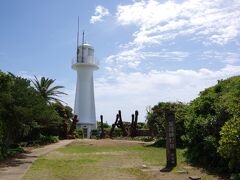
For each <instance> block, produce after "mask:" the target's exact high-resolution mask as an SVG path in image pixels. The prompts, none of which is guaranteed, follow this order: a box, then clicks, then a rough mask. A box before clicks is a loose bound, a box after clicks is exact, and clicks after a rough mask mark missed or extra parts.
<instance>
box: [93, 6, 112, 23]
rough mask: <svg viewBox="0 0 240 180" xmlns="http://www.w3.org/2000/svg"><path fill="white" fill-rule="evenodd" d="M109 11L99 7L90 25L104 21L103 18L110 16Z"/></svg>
mask: <svg viewBox="0 0 240 180" xmlns="http://www.w3.org/2000/svg"><path fill="white" fill-rule="evenodd" d="M108 15H109V11H108V9H107V8H105V7H103V6H101V5H98V6H97V7H96V9H95V13H94V16H91V19H90V23H92V24H94V23H96V22H99V21H103V17H105V16H108Z"/></svg>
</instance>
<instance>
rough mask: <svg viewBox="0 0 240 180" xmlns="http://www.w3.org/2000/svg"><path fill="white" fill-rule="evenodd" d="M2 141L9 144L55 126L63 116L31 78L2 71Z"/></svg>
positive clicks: (0, 104)
mask: <svg viewBox="0 0 240 180" xmlns="http://www.w3.org/2000/svg"><path fill="white" fill-rule="evenodd" d="M0 92H1V93H0V131H1V132H0V143H1V144H5V145H7V146H8V145H10V144H12V143H17V142H19V141H21V140H23V139H25V138H27V137H28V138H27V139H26V140H29V138H32V139H33V138H37V136H33V134H32V133H33V132H34V131H36V130H37V132H38V133H41V132H42V131H41V130H42V129H49V128H51V127H56V126H57V125H58V124H59V122H60V117H59V116H58V114H57V113H56V111H55V110H54V109H53V108H52V107H51V106H49V105H47V104H46V102H45V100H44V99H43V98H42V97H41V96H40V95H39V94H38V93H36V91H35V90H34V88H33V87H31V86H30V81H29V80H27V79H24V78H21V77H16V76H14V75H13V74H10V73H8V74H7V73H3V72H0Z"/></svg>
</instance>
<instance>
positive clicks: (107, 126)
mask: <svg viewBox="0 0 240 180" xmlns="http://www.w3.org/2000/svg"><path fill="white" fill-rule="evenodd" d="M103 128H104V129H106V128H110V125H109V124H108V123H107V122H103ZM97 129H101V122H100V121H97Z"/></svg>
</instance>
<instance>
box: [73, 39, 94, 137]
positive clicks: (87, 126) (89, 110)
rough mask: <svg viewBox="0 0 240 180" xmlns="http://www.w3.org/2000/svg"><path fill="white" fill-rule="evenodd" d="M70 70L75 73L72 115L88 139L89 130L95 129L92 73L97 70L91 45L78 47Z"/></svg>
mask: <svg viewBox="0 0 240 180" xmlns="http://www.w3.org/2000/svg"><path fill="white" fill-rule="evenodd" d="M72 69H74V70H76V71H77V85H76V94H75V105H74V114H76V115H77V116H78V119H79V122H78V124H77V127H80V128H83V130H84V131H85V132H86V133H87V137H88V138H89V137H90V133H91V130H92V129H94V128H96V113H95V100H94V83H93V71H95V70H97V69H98V63H97V62H96V60H95V58H94V48H93V47H92V46H91V45H89V44H85V43H84V44H82V45H80V46H78V50H77V58H75V59H74V62H73V64H72Z"/></svg>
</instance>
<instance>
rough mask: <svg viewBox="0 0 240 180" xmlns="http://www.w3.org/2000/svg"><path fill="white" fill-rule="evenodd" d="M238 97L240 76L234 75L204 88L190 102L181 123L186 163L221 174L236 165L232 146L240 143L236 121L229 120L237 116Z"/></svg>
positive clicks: (239, 112) (237, 160)
mask: <svg viewBox="0 0 240 180" xmlns="http://www.w3.org/2000/svg"><path fill="white" fill-rule="evenodd" d="M239 97H240V76H236V77H232V78H229V79H226V80H221V81H218V84H217V85H215V86H213V87H210V88H207V89H205V90H204V91H202V92H201V93H200V96H199V97H198V98H196V99H195V100H193V101H192V102H191V103H190V105H189V108H188V114H187V118H186V120H185V122H184V125H185V127H186V130H185V132H186V134H185V136H184V139H185V140H186V143H187V147H188V150H187V158H188V160H189V161H190V162H192V163H197V164H198V165H202V166H204V167H206V168H208V169H211V170H215V171H218V172H225V173H226V172H229V167H230V168H232V167H231V166H236V164H238V167H239V166H240V165H239V159H238V158H237V156H239V154H238V153H237V152H236V151H237V148H236V149H234V148H235V147H236V145H238V147H239V143H240V142H239V141H240V139H239V138H238V139H237V136H236V134H237V131H239V129H237V127H239V125H238V126H237V125H236V122H235V125H231V123H232V122H233V121H236V120H233V121H231V120H230V119H232V118H234V117H239V116H240V98H239ZM229 120H230V121H229ZM228 121H229V122H228ZM225 123H226V126H225V125H224V124H225ZM223 126H225V127H224V128H223ZM221 130H222V131H221ZM220 131H221V133H220ZM238 133H239V132H238ZM220 135H221V136H222V138H221V136H220ZM234 138H235V139H234ZM220 139H221V141H220ZM219 141H220V147H219ZM231 141H234V143H235V144H234V143H233V142H231ZM228 151H229V152H228ZM218 152H219V153H218ZM238 152H239V148H238ZM231 159H232V161H231ZM229 160H230V161H229ZM228 164H229V166H227V165H228ZM231 164H232V165H231Z"/></svg>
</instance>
